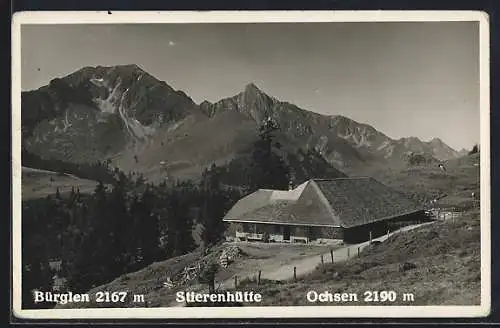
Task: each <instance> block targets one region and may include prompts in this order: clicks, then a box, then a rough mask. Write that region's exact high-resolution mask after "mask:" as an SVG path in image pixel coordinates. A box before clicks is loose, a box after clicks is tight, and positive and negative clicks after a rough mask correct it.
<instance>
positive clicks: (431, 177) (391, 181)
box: [346, 154, 480, 208]
mask: <svg viewBox="0 0 500 328" xmlns="http://www.w3.org/2000/svg"><path fill="white" fill-rule="evenodd" d="M475 164H477V166H476V165H475ZM478 164H479V154H474V155H470V156H464V157H462V158H459V159H455V160H450V161H447V162H445V164H444V165H445V167H446V171H442V170H441V169H440V168H439V167H437V166H436V165H430V166H415V167H404V168H403V167H399V168H390V167H389V168H378V169H377V168H368V169H366V171H364V172H346V173H347V174H349V175H368V176H372V177H374V178H375V179H377V180H379V181H380V182H382V183H384V184H386V185H388V186H390V187H392V188H394V189H397V190H399V191H401V192H403V193H405V194H406V195H408V196H409V197H411V198H413V199H415V200H417V201H419V202H421V203H425V202H427V201H430V200H431V199H434V198H440V197H443V198H441V199H440V200H439V202H438V205H441V206H443V207H460V208H470V207H472V206H471V205H472V198H471V194H472V192H475V193H476V195H478V196H479V171H480V167H479V165H478Z"/></svg>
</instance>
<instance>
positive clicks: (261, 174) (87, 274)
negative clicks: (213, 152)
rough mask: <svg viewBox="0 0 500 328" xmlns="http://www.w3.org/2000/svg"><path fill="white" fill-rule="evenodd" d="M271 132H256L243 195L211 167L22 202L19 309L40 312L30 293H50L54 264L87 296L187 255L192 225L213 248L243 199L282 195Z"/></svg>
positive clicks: (268, 125)
mask: <svg viewBox="0 0 500 328" xmlns="http://www.w3.org/2000/svg"><path fill="white" fill-rule="evenodd" d="M277 130H278V127H277V126H276V125H275V124H274V123H273V122H272V121H266V122H265V123H264V124H263V125H262V127H261V130H260V138H259V139H258V140H257V141H256V142H255V144H254V147H253V151H252V154H251V156H252V161H251V164H250V168H251V171H250V172H249V174H248V176H249V177H247V180H245V181H246V182H245V183H243V184H247V185H245V186H244V187H243V188H241V185H239V186H230V185H227V184H224V183H223V182H222V180H223V177H224V175H225V174H227V169H226V168H224V167H218V166H215V165H212V166H211V167H210V168H209V169H206V170H204V171H203V172H202V174H201V178H200V179H199V180H198V181H193V180H186V181H178V182H175V183H170V182H168V183H167V181H163V182H160V183H158V184H152V183H148V182H147V181H146V180H145V179H143V178H142V176H138V177H135V180H134V179H133V177H132V176H131V175H128V176H127V175H125V174H124V173H123V172H115V174H114V180H113V183H112V184H111V185H105V184H103V183H102V182H99V183H98V185H97V186H96V188H95V190H94V192H93V193H91V194H80V192H79V191H78V190H76V191H75V190H72V191H71V192H70V193H69V195H61V194H60V193H59V192H57V193H56V194H55V195H50V196H47V197H46V198H42V199H35V200H29V201H25V202H23V218H22V222H23V228H22V232H23V236H24V237H23V238H22V242H23V245H22V250H23V257H22V262H23V263H22V264H23V306H24V307H25V308H35V307H37V306H39V305H37V304H33V298H32V294H31V293H32V291H33V290H36V289H38V290H43V291H45V290H52V276H53V275H54V273H55V272H53V271H52V270H51V269H50V266H49V261H51V260H52V259H59V260H60V261H61V270H60V272H58V275H59V277H62V278H64V279H65V280H66V288H67V289H68V290H71V291H72V292H87V291H88V290H89V289H91V288H93V287H94V286H98V285H101V284H104V283H106V282H109V281H111V280H113V279H115V278H116V277H118V276H120V275H122V274H124V273H127V272H132V271H136V270H139V269H141V268H143V267H145V266H147V265H149V264H151V263H152V262H154V261H160V260H164V259H167V258H170V257H173V256H179V255H182V254H185V253H187V252H190V251H192V250H193V249H194V248H195V247H197V246H198V245H197V244H196V243H195V241H194V239H193V227H194V225H195V224H198V225H200V226H201V227H202V231H201V244H203V245H205V246H210V245H213V244H216V243H218V242H219V241H220V240H221V239H222V238H223V235H224V231H225V226H224V222H223V221H222V218H223V217H224V215H225V213H226V212H227V211H228V210H229V209H230V208H231V206H232V205H233V204H234V203H235V202H236V201H237V200H238V199H240V198H241V197H242V196H243V194H244V193H247V192H251V191H253V190H255V189H258V188H279V189H286V188H287V187H288V183H289V169H288V167H287V164H286V163H285V162H284V161H283V159H281V157H280V156H279V155H277V154H276V153H275V152H274V151H273V148H276V147H277V146H278V147H279V145H277V144H276V140H275V135H274V134H275V133H276V131H277ZM242 190H243V191H242ZM42 306H43V305H42Z"/></svg>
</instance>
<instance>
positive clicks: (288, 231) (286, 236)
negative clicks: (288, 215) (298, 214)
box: [283, 226, 290, 240]
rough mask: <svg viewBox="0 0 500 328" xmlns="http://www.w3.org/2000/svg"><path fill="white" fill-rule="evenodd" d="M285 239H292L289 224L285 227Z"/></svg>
mask: <svg viewBox="0 0 500 328" xmlns="http://www.w3.org/2000/svg"><path fill="white" fill-rule="evenodd" d="M283 240H290V227H289V226H284V227H283Z"/></svg>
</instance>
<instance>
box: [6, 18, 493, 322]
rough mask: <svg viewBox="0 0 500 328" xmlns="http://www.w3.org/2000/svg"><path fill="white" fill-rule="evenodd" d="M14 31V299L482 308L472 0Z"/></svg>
mask: <svg viewBox="0 0 500 328" xmlns="http://www.w3.org/2000/svg"><path fill="white" fill-rule="evenodd" d="M12 30H13V39H12V42H13V43H12V61H13V66H12V67H13V71H12V92H13V93H12V97H13V101H12V103H13V108H12V114H13V115H12V126H13V128H12V131H13V136H12V140H13V143H12V165H13V189H12V190H13V195H12V201H13V217H12V220H13V221H12V224H13V240H12V241H13V244H12V250H13V263H12V270H13V281H12V286H13V288H12V294H13V313H14V315H15V316H16V317H19V318H37V319H69V318H76V319H79V318H83V319H97V318H100V319H102V318H118V319H119V318H137V319H141V318H162V319H169V318H188V319H195V318H306V317H310V318H312V317H315V318H328V317H331V318H335V317H350V318H368V317H372V318H373V317H399V318H416V317H428V318H437V317H481V316H486V315H488V314H489V311H490V279H491V277H490V168H489V165H490V162H489V161H490V145H489V138H490V135H489V23H488V16H487V15H486V14H485V13H482V12H473V11H470V12H467V11H460V12H458V11H440V12H437V11H436V12H433V11H405V12H400V11H390V12H384V11H376V12H372V11H352V12H350V11H311V12H301V11H281V12H280V11H268V12H266V11H257V12H241V11H239V12H238V11H229V12H228V11H226V12H221V11H214V12H21V13H17V14H15V15H14V18H13V26H12Z"/></svg>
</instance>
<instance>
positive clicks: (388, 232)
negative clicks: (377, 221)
mask: <svg viewBox="0 0 500 328" xmlns="http://www.w3.org/2000/svg"><path fill="white" fill-rule="evenodd" d="M390 232H391V230H389V229H387V239H389V234H390Z"/></svg>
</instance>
